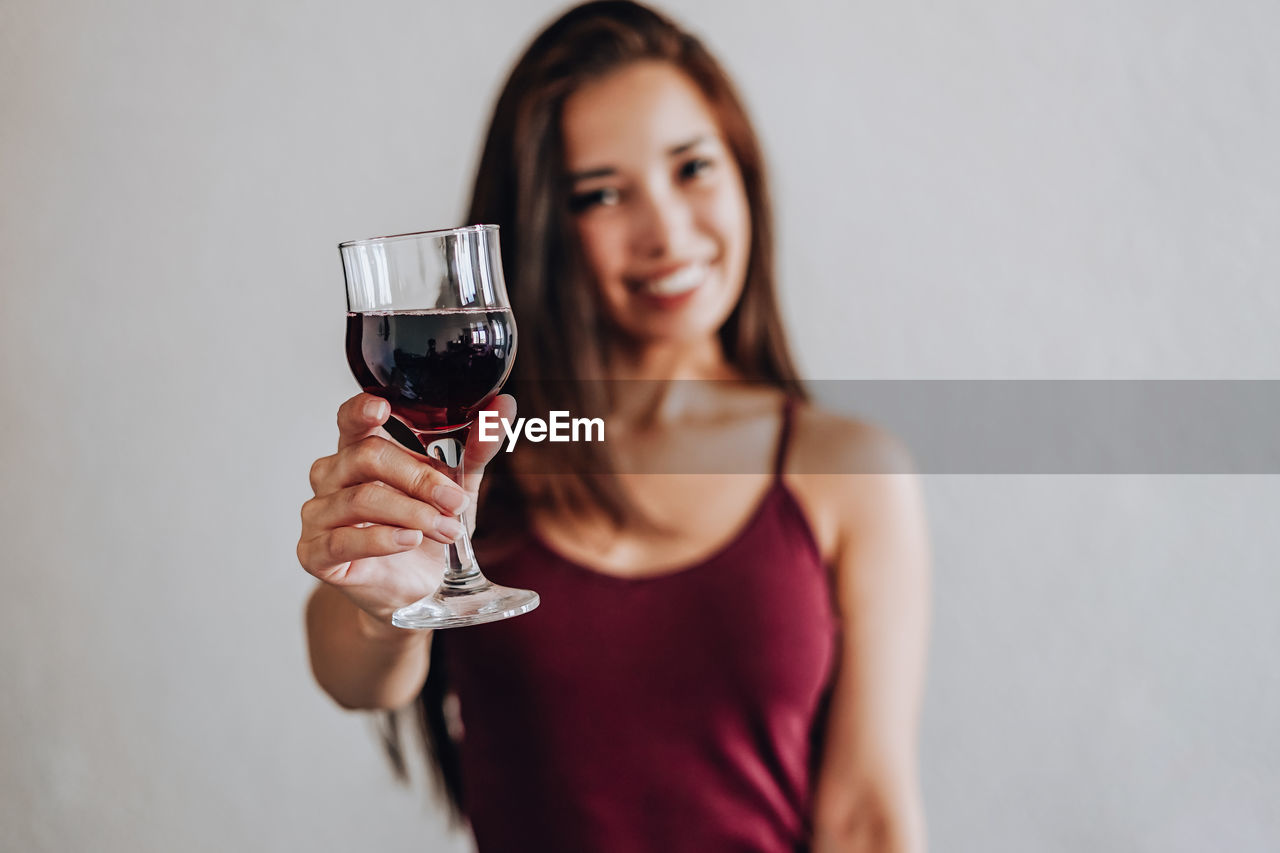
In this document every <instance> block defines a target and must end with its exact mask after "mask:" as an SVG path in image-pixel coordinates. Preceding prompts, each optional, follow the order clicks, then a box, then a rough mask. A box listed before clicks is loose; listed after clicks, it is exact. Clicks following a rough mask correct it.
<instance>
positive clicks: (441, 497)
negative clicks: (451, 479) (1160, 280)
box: [431, 485, 471, 515]
mask: <svg viewBox="0 0 1280 853" xmlns="http://www.w3.org/2000/svg"><path fill="white" fill-rule="evenodd" d="M431 500H432V501H434V502H435V504H436V506H438V507H440V508H441V509H444V510H447V511H449V512H451V513H453V514H454V515H457V514H458V513H460V512H462V509H463V507H465V506H466V505H467V504H468V503H470V502H471V498H469V497H468V496H467V493H466V492H464V491H462V489H459V488H457V487H455V486H444V485H441V486H436V487H435V488H433V489H432V490H431Z"/></svg>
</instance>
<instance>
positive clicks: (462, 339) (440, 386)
mask: <svg viewBox="0 0 1280 853" xmlns="http://www.w3.org/2000/svg"><path fill="white" fill-rule="evenodd" d="M515 354H516V326H515V323H514V322H513V321H512V319H511V312H510V311H509V310H507V309H498V310H491V311H472V310H467V309H450V310H446V311H412V312H392V311H379V312H372V313H369V314H348V315H347V363H348V364H349V365H351V372H352V373H354V374H355V377H356V381H357V382H359V383H360V387H362V388H363V389H364V390H365V391H367V392H369V393H370V394H376V395H378V396H379V397H382V398H384V399H386V400H387V401H388V402H389V403H391V412H392V413H393V414H394V415H395V416H396V417H397V418H399V419H400V420H402V421H404V422H405V424H407V425H408V426H409V427H411V428H412V429H415V430H418V431H420V432H425V431H431V432H445V431H448V430H453V429H458V428H459V427H463V426H466V425H467V424H468V423H470V422H471V421H472V420H473V419H474V418H475V416H476V412H477V411H479V410H480V409H481V408H483V407H484V406H485V404H487V403H488V402H489V401H490V400H492V399H493V398H494V397H495V396H496V395H497V393H498V389H499V388H501V387H502V382H503V380H504V379H506V378H507V373H508V371H510V369H511V362H512V360H513V359H514V358H515Z"/></svg>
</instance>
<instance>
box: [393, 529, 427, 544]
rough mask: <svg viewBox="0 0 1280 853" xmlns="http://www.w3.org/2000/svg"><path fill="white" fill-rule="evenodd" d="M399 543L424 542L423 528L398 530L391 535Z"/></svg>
mask: <svg viewBox="0 0 1280 853" xmlns="http://www.w3.org/2000/svg"><path fill="white" fill-rule="evenodd" d="M391 538H392V539H394V540H395V541H396V544H397V545H417V544H419V543H421V542H422V531H421V530H397V531H396V532H395V534H394V535H393V536H392V537H391Z"/></svg>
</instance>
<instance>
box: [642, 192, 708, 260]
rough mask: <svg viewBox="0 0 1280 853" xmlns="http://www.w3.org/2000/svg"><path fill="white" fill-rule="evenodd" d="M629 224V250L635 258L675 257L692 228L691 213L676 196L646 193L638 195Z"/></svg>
mask: <svg viewBox="0 0 1280 853" xmlns="http://www.w3.org/2000/svg"><path fill="white" fill-rule="evenodd" d="M636 202H637V203H636V205H635V207H634V208H633V210H634V214H633V218H632V223H631V248H632V251H633V252H635V254H636V256H637V257H641V258H662V257H666V256H668V255H679V254H680V252H681V251H682V249H683V246H684V244H685V243H686V242H687V241H688V239H689V234H690V231H691V229H692V227H693V211H692V210H691V209H690V207H689V203H688V201H687V200H685V199H684V198H682V197H681V196H680V194H679V193H677V192H675V191H673V190H671V189H667V188H657V189H648V190H645V191H644V192H641V193H638V198H637V199H636Z"/></svg>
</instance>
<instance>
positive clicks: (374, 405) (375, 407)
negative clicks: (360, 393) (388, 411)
mask: <svg viewBox="0 0 1280 853" xmlns="http://www.w3.org/2000/svg"><path fill="white" fill-rule="evenodd" d="M384 405H386V404H385V403H383V402H382V401H381V400H374V401H373V402H370V403H365V404H364V416H365V417H366V418H369V419H370V420H375V421H380V420H382V419H383V414H382V411H383V410H382V407H383V406H384Z"/></svg>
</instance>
